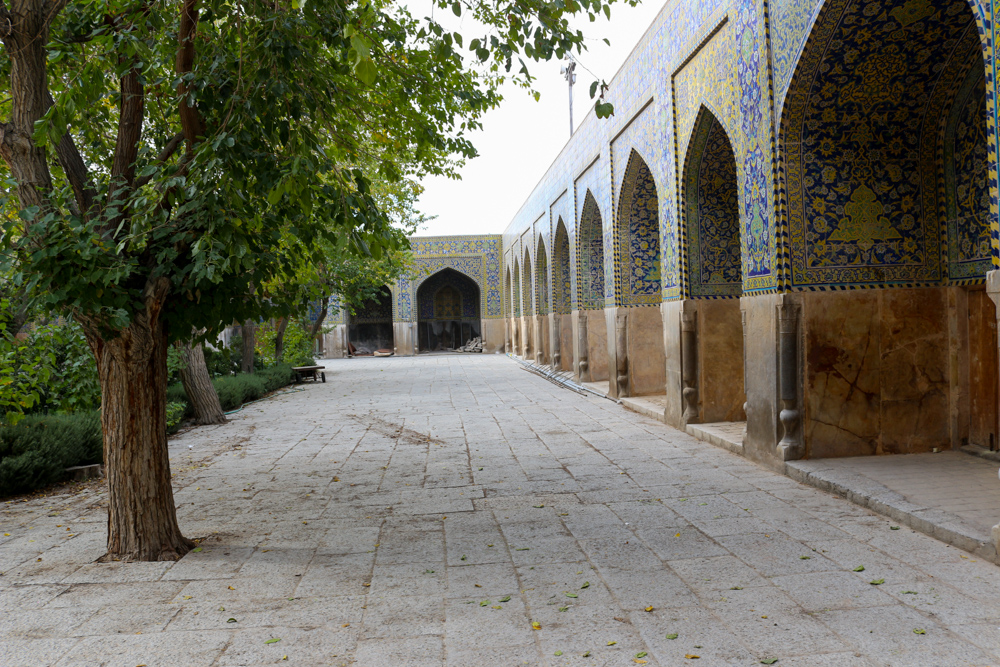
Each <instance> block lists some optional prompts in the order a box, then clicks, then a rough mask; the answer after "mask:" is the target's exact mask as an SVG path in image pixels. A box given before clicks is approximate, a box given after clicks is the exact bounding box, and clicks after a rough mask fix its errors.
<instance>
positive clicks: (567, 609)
mask: <svg viewBox="0 0 1000 667" xmlns="http://www.w3.org/2000/svg"><path fill="white" fill-rule="evenodd" d="M559 611H569V607H559Z"/></svg>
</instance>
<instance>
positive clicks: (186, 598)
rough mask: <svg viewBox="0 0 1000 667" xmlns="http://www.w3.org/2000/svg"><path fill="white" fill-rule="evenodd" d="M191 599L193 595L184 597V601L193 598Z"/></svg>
mask: <svg viewBox="0 0 1000 667" xmlns="http://www.w3.org/2000/svg"><path fill="white" fill-rule="evenodd" d="M230 588H232V586H230ZM193 597H194V596H193V595H185V596H184V599H185V600H190V599H191V598H193Z"/></svg>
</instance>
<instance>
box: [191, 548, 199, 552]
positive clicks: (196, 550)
mask: <svg viewBox="0 0 1000 667" xmlns="http://www.w3.org/2000/svg"><path fill="white" fill-rule="evenodd" d="M191 551H193V552H195V553H198V552H199V551H201V547H195V548H194V549H192V550H191Z"/></svg>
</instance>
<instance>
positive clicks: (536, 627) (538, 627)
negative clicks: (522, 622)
mask: <svg viewBox="0 0 1000 667" xmlns="http://www.w3.org/2000/svg"><path fill="white" fill-rule="evenodd" d="M531 629H532V630H541V629H542V624H541V623H539V622H538V621H532V622H531Z"/></svg>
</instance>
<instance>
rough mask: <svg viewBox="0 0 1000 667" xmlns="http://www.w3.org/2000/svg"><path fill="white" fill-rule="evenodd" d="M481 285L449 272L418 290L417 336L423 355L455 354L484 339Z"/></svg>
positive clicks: (439, 274) (440, 273)
mask: <svg viewBox="0 0 1000 667" xmlns="http://www.w3.org/2000/svg"><path fill="white" fill-rule="evenodd" d="M479 304H480V293H479V285H477V284H476V281H474V280H472V279H471V278H469V277H468V276H466V275H464V274H462V273H459V272H458V271H456V270H454V269H451V268H446V269H441V270H440V271H438V272H437V273H435V274H433V275H432V276H430V277H429V278H427V279H426V280H424V282H422V283H421V284H420V286H419V287H418V288H417V332H418V334H417V335H418V345H419V349H420V351H421V352H441V351H448V350H455V349H458V348H459V347H461V346H463V345H465V344H466V343H468V342H469V341H470V340H472V339H473V338H475V337H477V336H481V335H482V315H481V313H480V308H479Z"/></svg>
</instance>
